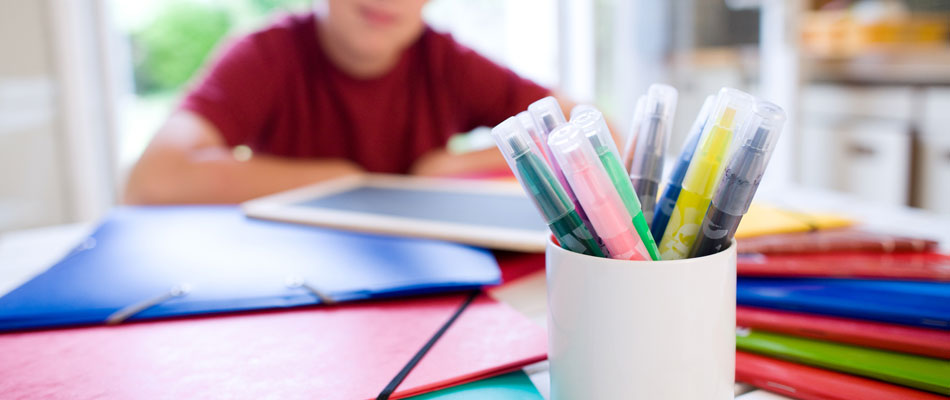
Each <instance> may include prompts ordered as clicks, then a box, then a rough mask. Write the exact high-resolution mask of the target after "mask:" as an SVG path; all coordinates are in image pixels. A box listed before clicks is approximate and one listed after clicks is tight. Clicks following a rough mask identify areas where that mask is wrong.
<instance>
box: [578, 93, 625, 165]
mask: <svg viewBox="0 0 950 400" xmlns="http://www.w3.org/2000/svg"><path fill="white" fill-rule="evenodd" d="M571 124H573V125H574V126H576V127H578V128H579V129H580V130H581V132H584V136H587V140H589V141H590V144H591V145H592V146H594V150H595V151H596V152H597V153H598V155H599V154H602V153H603V150H606V151H610V152H613V153H614V155H615V156H616V157H617V159H620V153H619V152H618V151H617V145H616V143H614V138H613V136H611V135H610V128H608V127H607V121H606V120H604V115H603V114H601V112H600V111H599V110H597V108H595V107H594V106H591V105H586V104H582V105H578V106H576V107H574V109H573V110H571ZM602 149H603V150H602Z"/></svg>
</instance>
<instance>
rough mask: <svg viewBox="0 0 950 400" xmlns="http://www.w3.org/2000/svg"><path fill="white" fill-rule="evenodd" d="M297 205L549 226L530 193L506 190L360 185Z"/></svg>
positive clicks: (444, 219)
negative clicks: (489, 190) (455, 190)
mask: <svg viewBox="0 0 950 400" xmlns="http://www.w3.org/2000/svg"><path fill="white" fill-rule="evenodd" d="M296 206H299V207H313V208H320V209H333V210H339V211H350V212H359V213H368V214H377V215H385V216H392V217H403V218H412V219H420V220H430V221H438V222H448V223H457V224H465V225H481V226H490V227H497V228H509V229H521V230H532V231H537V230H542V231H543V230H546V229H547V226H546V225H545V223H544V221H542V220H541V216H540V215H539V214H538V211H537V210H536V209H535V208H534V205H533V204H531V201H530V200H529V199H528V198H527V197H524V196H510V195H503V194H490V193H485V194H482V193H457V192H449V191H440V190H427V189H419V188H412V189H400V188H390V187H375V186H359V187H355V188H352V189H350V190H347V191H343V192H340V193H335V194H331V195H328V196H324V197H317V198H314V199H310V200H305V201H302V202H299V203H297V204H296Z"/></svg>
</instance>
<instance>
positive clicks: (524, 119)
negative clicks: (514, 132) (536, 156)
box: [515, 111, 545, 152]
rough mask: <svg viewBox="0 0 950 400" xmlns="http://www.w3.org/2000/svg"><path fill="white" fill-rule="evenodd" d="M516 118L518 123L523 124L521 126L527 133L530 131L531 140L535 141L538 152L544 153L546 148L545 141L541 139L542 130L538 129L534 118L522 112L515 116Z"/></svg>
mask: <svg viewBox="0 0 950 400" xmlns="http://www.w3.org/2000/svg"><path fill="white" fill-rule="evenodd" d="M515 118H516V119H518V122H520V123H521V126H522V127H523V128H524V129H525V130H526V131H528V135H529V136H530V137H531V140H532V141H534V144H535V146H536V147H537V148H538V150H541V151H542V152H543V151H544V149H545V147H544V144H543V143H542V141H543V140H544V139H543V138H542V137H541V128H539V127H538V124H537V122H535V121H534V118H531V114H529V113H528V112H527V111H522V112H520V113H518V114H517V115H515Z"/></svg>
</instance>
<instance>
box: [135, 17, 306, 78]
mask: <svg viewBox="0 0 950 400" xmlns="http://www.w3.org/2000/svg"><path fill="white" fill-rule="evenodd" d="M309 5H310V0H218V1H214V0H205V1H195V0H169V1H162V2H161V3H160V5H159V8H158V9H157V12H156V13H155V16H154V17H153V18H151V19H150V20H149V21H148V22H147V23H145V24H143V26H142V27H140V28H139V29H136V30H134V31H133V32H130V39H131V41H132V55H133V64H134V66H133V68H134V77H135V92H136V94H138V95H140V96H142V95H153V94H162V93H170V92H177V91H179V90H180V89H181V88H182V87H183V86H184V85H185V84H186V83H187V82H188V81H189V80H190V79H191V78H192V76H193V75H194V74H195V73H196V72H197V71H198V70H199V69H200V68H201V66H202V65H204V63H205V62H206V61H207V60H208V57H209V56H210V55H211V54H212V52H213V51H214V49H215V48H216V47H217V45H218V44H219V43H220V42H221V40H222V39H223V38H224V37H225V36H227V35H229V34H231V33H235V31H240V30H242V28H249V27H255V26H259V25H260V24H261V23H262V22H266V21H267V20H269V17H270V16H271V15H272V14H274V13H277V12H279V11H281V10H285V11H286V10H301V9H305V8H307V7H309Z"/></svg>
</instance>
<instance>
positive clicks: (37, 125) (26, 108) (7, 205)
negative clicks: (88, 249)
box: [0, 1, 69, 231]
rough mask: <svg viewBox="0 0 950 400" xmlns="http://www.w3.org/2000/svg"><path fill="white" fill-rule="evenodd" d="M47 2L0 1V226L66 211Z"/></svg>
mask: <svg viewBox="0 0 950 400" xmlns="http://www.w3.org/2000/svg"><path fill="white" fill-rule="evenodd" d="M46 5H47V3H46V2H43V1H0V231H3V230H9V229H15V228H22V227H30V226H38V225H44V224H55V223H62V222H66V221H67V219H68V217H69V210H68V206H67V199H66V198H65V194H66V190H64V187H65V186H64V183H65V180H64V176H63V167H64V166H63V163H62V159H63V157H62V150H63V149H62V148H61V143H62V137H61V135H60V134H59V132H58V131H57V128H58V126H59V124H60V120H59V119H58V111H57V108H58V107H57V99H56V92H57V85H56V79H55V70H54V62H53V61H52V51H51V46H50V44H51V40H52V39H51V34H50V32H49V31H48V27H49V23H48V22H47V21H48V19H47V18H48V14H47V7H46Z"/></svg>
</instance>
